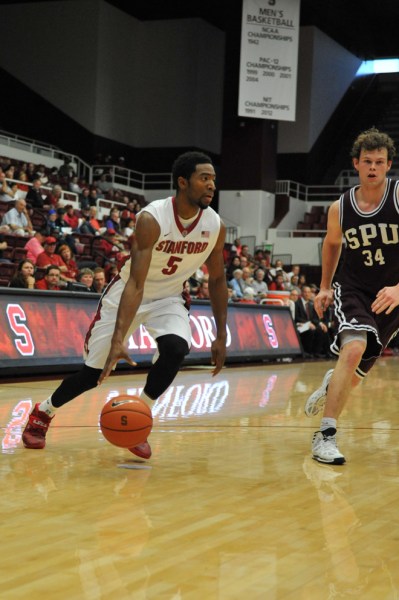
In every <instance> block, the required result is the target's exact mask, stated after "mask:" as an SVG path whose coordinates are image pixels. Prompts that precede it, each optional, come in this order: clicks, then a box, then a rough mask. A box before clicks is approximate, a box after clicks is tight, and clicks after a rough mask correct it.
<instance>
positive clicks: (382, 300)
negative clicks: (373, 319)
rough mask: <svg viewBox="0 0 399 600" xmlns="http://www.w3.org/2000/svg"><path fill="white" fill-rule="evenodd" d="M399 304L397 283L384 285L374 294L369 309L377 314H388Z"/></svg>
mask: <svg viewBox="0 0 399 600" xmlns="http://www.w3.org/2000/svg"><path fill="white" fill-rule="evenodd" d="M398 305H399V285H393V286H390V287H384V288H382V290H380V291H379V292H378V294H377V296H376V299H375V300H374V302H373V303H372V305H371V310H372V311H373V312H374V313H376V314H377V315H379V314H381V313H383V312H385V314H386V315H389V314H390V313H391V312H392V311H393V309H394V308H396V307H397V306H398Z"/></svg>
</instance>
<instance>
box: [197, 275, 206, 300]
mask: <svg viewBox="0 0 399 600" xmlns="http://www.w3.org/2000/svg"><path fill="white" fill-rule="evenodd" d="M197 298H199V299H200V300H209V281H208V278H206V279H204V280H203V281H201V283H200V285H199V289H198V292H197Z"/></svg>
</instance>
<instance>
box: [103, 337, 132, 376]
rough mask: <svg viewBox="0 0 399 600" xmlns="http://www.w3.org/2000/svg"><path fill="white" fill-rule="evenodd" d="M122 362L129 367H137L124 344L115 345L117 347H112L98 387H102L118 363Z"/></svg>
mask: <svg viewBox="0 0 399 600" xmlns="http://www.w3.org/2000/svg"><path fill="white" fill-rule="evenodd" d="M120 360H124V361H126V362H127V363H129V365H132V367H135V366H137V363H135V362H134V361H133V360H132V359H131V358H130V356H129V354H128V352H127V350H126V348H125V347H124V346H123V345H122V344H118V345H115V347H114V346H111V350H110V351H109V354H108V358H107V360H106V363H105V366H104V368H103V370H102V371H101V374H100V377H99V378H98V382H97V385H101V384H102V383H103V382H104V381H105V380H106V379H107V377H108V375H109V374H110V373H111V371H112V369H113V368H114V366H115V365H116V363H117V362H119V361H120Z"/></svg>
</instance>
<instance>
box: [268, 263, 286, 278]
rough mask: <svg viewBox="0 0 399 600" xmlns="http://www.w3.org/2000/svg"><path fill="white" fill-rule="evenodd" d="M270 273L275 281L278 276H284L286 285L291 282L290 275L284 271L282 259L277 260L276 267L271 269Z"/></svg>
mask: <svg viewBox="0 0 399 600" xmlns="http://www.w3.org/2000/svg"><path fill="white" fill-rule="evenodd" d="M269 272H270V275H271V276H272V277H273V279H276V277H277V275H282V276H283V281H284V282H285V283H286V282H288V281H289V279H288V274H287V273H286V272H285V271H284V264H283V261H282V260H280V259H277V260H276V262H275V264H274V267H271V268H270V269H269Z"/></svg>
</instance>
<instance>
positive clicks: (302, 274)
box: [298, 273, 307, 289]
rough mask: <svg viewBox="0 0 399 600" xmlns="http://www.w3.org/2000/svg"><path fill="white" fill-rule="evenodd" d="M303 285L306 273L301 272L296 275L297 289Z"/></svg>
mask: <svg viewBox="0 0 399 600" xmlns="http://www.w3.org/2000/svg"><path fill="white" fill-rule="evenodd" d="M304 285H307V283H306V275H305V274H304V273H301V274H300V275H299V277H298V287H299V289H302V288H303V286H304Z"/></svg>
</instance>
